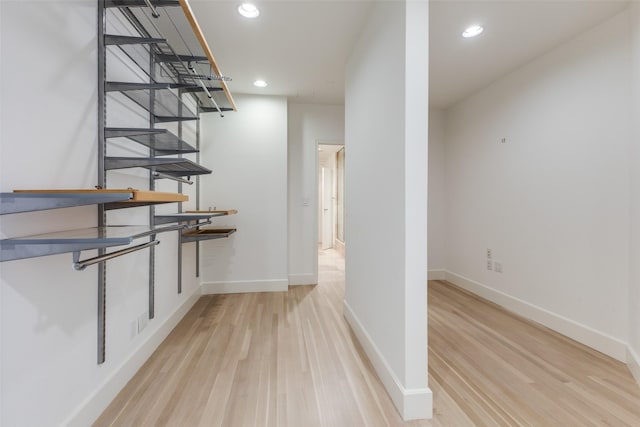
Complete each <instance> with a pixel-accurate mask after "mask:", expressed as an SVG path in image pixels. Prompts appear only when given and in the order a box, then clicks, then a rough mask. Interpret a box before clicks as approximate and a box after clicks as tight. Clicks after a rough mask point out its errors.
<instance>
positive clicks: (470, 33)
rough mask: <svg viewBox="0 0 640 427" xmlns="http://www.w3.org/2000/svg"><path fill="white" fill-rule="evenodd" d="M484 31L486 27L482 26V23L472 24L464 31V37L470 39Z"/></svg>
mask: <svg viewBox="0 0 640 427" xmlns="http://www.w3.org/2000/svg"><path fill="white" fill-rule="evenodd" d="M483 31H484V28H482V27H481V26H480V25H472V26H470V27H469V28H467V29H466V30H464V31H463V33H462V37H464V38H467V39H468V38H471V37H475V36H479V35H480V34H482V32H483Z"/></svg>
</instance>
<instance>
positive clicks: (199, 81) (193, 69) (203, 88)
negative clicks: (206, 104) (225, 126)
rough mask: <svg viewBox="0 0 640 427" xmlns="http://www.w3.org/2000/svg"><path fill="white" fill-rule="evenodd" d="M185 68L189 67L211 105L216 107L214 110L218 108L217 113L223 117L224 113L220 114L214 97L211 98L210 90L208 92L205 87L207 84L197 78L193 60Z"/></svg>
mask: <svg viewBox="0 0 640 427" xmlns="http://www.w3.org/2000/svg"><path fill="white" fill-rule="evenodd" d="M187 68H189V70H190V71H191V72H192V73H193V78H194V79H196V80H198V83H200V86H201V87H202V90H204V93H206V94H207V97H208V98H209V99H210V100H211V102H213V105H214V106H215V107H216V110H218V114H220V117H224V114H222V111H221V110H220V107H219V106H218V103H217V102H216V100H215V99H213V96H212V95H211V92H209V89H207V85H205V84H204V82H203V81H202V80H201V79H200V78H199V76H198V74H197V73H196V67H195V65H194V64H193V62H190V63H189V65H188V66H187Z"/></svg>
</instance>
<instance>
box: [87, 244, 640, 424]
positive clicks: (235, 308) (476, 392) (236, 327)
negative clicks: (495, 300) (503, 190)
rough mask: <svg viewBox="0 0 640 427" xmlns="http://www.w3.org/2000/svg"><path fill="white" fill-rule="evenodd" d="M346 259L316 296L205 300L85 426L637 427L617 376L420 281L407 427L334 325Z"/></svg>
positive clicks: (493, 309) (584, 354)
mask: <svg viewBox="0 0 640 427" xmlns="http://www.w3.org/2000/svg"><path fill="white" fill-rule="evenodd" d="M343 298H344V260H343V259H342V258H341V257H340V256H339V255H338V254H337V253H336V252H334V251H321V257H320V261H319V284H318V286H295V287H292V288H290V290H289V291H288V292H274V293H257V294H237V295H208V296H203V297H202V298H201V299H200V300H199V301H198V302H197V303H196V304H195V305H194V307H193V308H192V310H191V311H190V312H189V313H188V314H187V315H186V316H185V318H184V319H183V320H182V321H181V322H180V323H179V325H178V326H177V327H176V328H175V329H174V331H173V332H172V333H171V334H170V335H169V336H168V337H167V339H166V340H165V342H164V343H162V345H161V346H160V347H159V348H158V350H157V351H156V352H155V353H154V354H153V355H152V356H151V358H150V359H149V360H148V361H147V362H146V363H145V365H144V366H143V367H142V368H141V369H140V371H139V372H138V373H137V374H136V376H135V377H134V378H133V379H132V380H131V381H130V382H129V384H127V386H126V387H125V388H124V389H123V390H122V391H121V393H120V394H119V395H118V396H117V397H116V398H115V399H114V401H113V402H112V403H111V405H110V406H109V407H108V408H107V409H106V410H105V411H104V413H103V414H102V415H101V417H100V418H99V419H98V420H97V421H96V423H95V424H94V425H95V426H100V427H106V426H136V427H137V426H171V427H173V426H176V427H191V426H201V427H212V426H221V427H245V426H247V427H249V426H251V427H255V426H260V427H262V426H268V427H301V426H304V427H353V426H366V427H378V426H380V427H385V426H391V427H396V426H398V427H400V426H414V427H429V426H433V427H466V426H491V427H493V426H544V427H548V426H558V427H567V426H570V427H571V426H580V427H582V426H593V427H599V426H621V427H622V426H633V427H637V426H640V387H639V386H638V384H637V383H636V382H635V381H634V380H633V378H632V377H631V375H630V373H629V372H628V369H627V368H626V366H624V365H623V364H621V363H619V362H617V361H615V360H613V359H611V358H609V357H607V356H605V355H603V354H601V353H598V352H597V351H594V350H592V349H590V348H588V347H585V346H583V345H582V344H579V343H577V342H575V341H572V340H570V339H568V338H566V337H564V336H562V335H559V334H557V333H555V332H553V331H550V330H548V329H546V328H544V327H542V326H540V325H537V324H535V323H532V322H530V321H527V320H525V319H523V318H520V317H518V316H516V315H514V314H512V313H510V312H507V311H505V310H503V309H501V308H499V307H497V306H496V305H495V304H492V303H489V302H487V301H485V300H482V299H481V298H479V297H477V296H475V295H472V294H470V293H468V292H466V291H463V290H460V289H458V288H456V287H455V286H453V285H451V284H449V283H445V282H439V281H432V282H429V300H428V302H429V319H428V321H429V323H428V324H429V349H428V352H429V387H430V388H431V390H432V391H433V393H434V418H433V419H432V420H418V421H412V422H403V421H402V419H401V418H400V416H399V415H398V412H397V411H396V409H395V407H394V406H393V403H392V402H391V399H390V398H389V396H388V395H387V393H386V391H385V389H384V387H383V386H382V384H381V382H380V380H379V379H378V377H377V376H376V375H375V373H374V370H373V367H372V366H371V363H370V362H369V360H368V359H367V358H366V356H365V354H364V352H363V350H362V347H361V346H360V345H359V343H358V342H357V340H356V338H355V337H354V335H353V332H352V331H351V330H350V329H349V327H348V325H347V323H346V321H345V320H344V318H343V315H342V303H343Z"/></svg>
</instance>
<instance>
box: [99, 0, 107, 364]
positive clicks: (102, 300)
mask: <svg viewBox="0 0 640 427" xmlns="http://www.w3.org/2000/svg"><path fill="white" fill-rule="evenodd" d="M104 2H105V0H98V186H99V187H100V188H106V186H107V177H106V170H105V165H104V159H105V155H106V138H105V133H104V128H105V125H106V113H107V112H106V96H105V93H106V88H105V81H106V73H107V63H106V58H107V51H106V46H105V42H104V34H105V28H106V25H107V17H106V14H105V4H104ZM106 222H107V221H106V212H105V209H104V205H103V204H99V205H98V226H99V227H103V226H105V225H106ZM105 253H106V250H105V249H98V256H104V255H105ZM106 276H107V266H106V263H104V262H101V263H99V264H98V364H99V365H101V364H103V363H104V361H105V353H106V345H105V344H106V297H107V293H106Z"/></svg>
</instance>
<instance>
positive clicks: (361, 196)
mask: <svg viewBox="0 0 640 427" xmlns="http://www.w3.org/2000/svg"><path fill="white" fill-rule="evenodd" d="M427 74H428V3H427V2H408V3H405V2H380V3H376V4H375V5H374V7H373V11H372V14H371V16H370V17H369V20H368V22H367V24H366V25H365V28H364V30H363V32H362V33H361V35H360V37H359V39H358V42H357V43H356V45H355V47H354V50H353V52H352V54H351V56H350V58H349V61H348V65H347V77H346V97H345V117H346V120H345V123H346V128H345V135H346V138H345V145H346V147H347V156H346V166H345V173H346V177H345V184H346V190H345V194H346V198H347V202H346V203H347V207H346V226H345V228H346V233H347V234H346V241H347V242H348V245H349V248H348V250H347V251H348V256H347V258H346V295H345V316H346V318H347V320H348V321H349V323H350V325H351V326H352V327H353V329H354V331H355V333H356V335H357V336H358V339H359V340H360V342H361V343H362V345H363V347H364V349H365V351H366V352H367V354H368V356H369V358H370V359H371V360H372V363H373V365H374V367H375V369H376V371H377V372H378V374H379V375H380V378H381V379H382V382H383V384H384V385H385V388H386V389H387V391H388V392H389V394H390V396H391V398H392V400H393V401H394V403H395V404H396V407H397V408H398V410H399V411H400V413H401V414H402V416H403V417H404V418H405V419H412V418H426V417H430V416H431V391H430V390H429V389H428V387H427V352H426V348H427V336H426V335H427V334H426V332H427V331H426V328H427V320H426V319H427V307H426V297H427V296H426V279H427V265H426V263H427V224H426V219H427V200H426V199H427V139H428V135H427V124H426V123H425V118H426V117H427V115H428V108H427V100H428V86H427V85H428V79H427ZM372 88H376V89H375V90H372Z"/></svg>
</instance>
